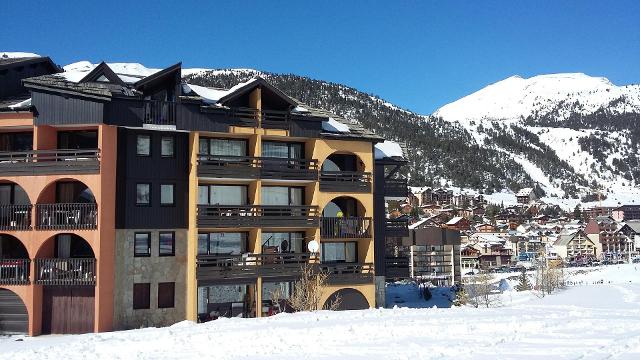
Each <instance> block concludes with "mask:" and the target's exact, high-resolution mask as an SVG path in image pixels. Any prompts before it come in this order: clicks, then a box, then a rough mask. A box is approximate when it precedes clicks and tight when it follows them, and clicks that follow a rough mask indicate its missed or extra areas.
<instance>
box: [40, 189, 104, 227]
mask: <svg viewBox="0 0 640 360" xmlns="http://www.w3.org/2000/svg"><path fill="white" fill-rule="evenodd" d="M97 226H98V211H97V204H96V199H95V196H94V195H93V192H92V191H91V189H90V188H89V187H88V186H87V185H85V184H84V183H83V182H81V181H77V180H72V179H68V180H67V179H64V180H58V181H56V182H54V183H51V184H49V185H48V186H47V187H45V188H44V190H42V192H41V193H40V196H38V203H37V204H36V227H37V228H38V229H43V230H64V229H95V228H96V227H97Z"/></svg>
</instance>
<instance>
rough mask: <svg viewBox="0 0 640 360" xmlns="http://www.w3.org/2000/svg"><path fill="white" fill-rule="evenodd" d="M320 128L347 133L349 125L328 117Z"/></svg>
mask: <svg viewBox="0 0 640 360" xmlns="http://www.w3.org/2000/svg"><path fill="white" fill-rule="evenodd" d="M322 130H325V131H329V132H339V133H348V132H350V130H349V126H347V125H345V124H343V123H341V122H338V121H336V119H334V118H332V117H330V118H329V120H327V121H323V122H322Z"/></svg>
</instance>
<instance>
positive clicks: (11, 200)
mask: <svg viewBox="0 0 640 360" xmlns="http://www.w3.org/2000/svg"><path fill="white" fill-rule="evenodd" d="M30 227H31V201H30V200H29V196H28V195H27V193H26V192H25V191H24V189H23V188H22V187H21V186H20V185H18V184H16V183H14V182H10V181H0V230H27V229H29V228H30Z"/></svg>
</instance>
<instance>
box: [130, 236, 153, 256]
mask: <svg viewBox="0 0 640 360" xmlns="http://www.w3.org/2000/svg"><path fill="white" fill-rule="evenodd" d="M133 256H136V257H149V256H151V233H135V234H134V235H133Z"/></svg>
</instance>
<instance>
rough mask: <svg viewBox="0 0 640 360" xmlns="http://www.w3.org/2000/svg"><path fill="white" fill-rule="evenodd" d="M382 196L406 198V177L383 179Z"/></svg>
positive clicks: (407, 191)
mask: <svg viewBox="0 0 640 360" xmlns="http://www.w3.org/2000/svg"><path fill="white" fill-rule="evenodd" d="M384 196H385V197H392V198H406V197H407V196H409V185H408V184H407V179H384Z"/></svg>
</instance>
